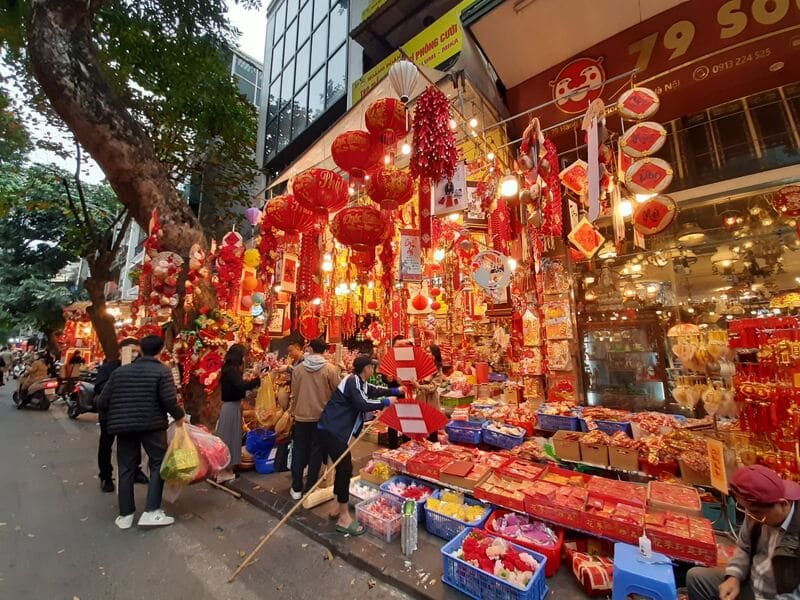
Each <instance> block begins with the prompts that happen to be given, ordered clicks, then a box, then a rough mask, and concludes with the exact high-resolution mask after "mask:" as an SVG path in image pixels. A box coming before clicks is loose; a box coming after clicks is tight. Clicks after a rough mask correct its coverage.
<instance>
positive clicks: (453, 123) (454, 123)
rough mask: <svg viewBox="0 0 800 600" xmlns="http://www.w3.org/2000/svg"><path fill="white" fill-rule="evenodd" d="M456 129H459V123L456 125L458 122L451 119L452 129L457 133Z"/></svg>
mask: <svg viewBox="0 0 800 600" xmlns="http://www.w3.org/2000/svg"><path fill="white" fill-rule="evenodd" d="M456 127H458V123H456V120H455V119H450V129H452V130H453V131H455V130H456Z"/></svg>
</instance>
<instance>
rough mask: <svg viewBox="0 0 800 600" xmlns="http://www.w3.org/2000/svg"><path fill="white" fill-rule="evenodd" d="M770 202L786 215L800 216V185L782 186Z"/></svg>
mask: <svg viewBox="0 0 800 600" xmlns="http://www.w3.org/2000/svg"><path fill="white" fill-rule="evenodd" d="M770 203H771V204H772V207H773V208H774V209H775V210H777V211H778V212H779V213H780V214H781V215H782V216H784V217H800V185H787V186H784V187H782V188H781V189H779V190H778V191H777V192H775V195H774V196H773V198H772V200H771V202H770Z"/></svg>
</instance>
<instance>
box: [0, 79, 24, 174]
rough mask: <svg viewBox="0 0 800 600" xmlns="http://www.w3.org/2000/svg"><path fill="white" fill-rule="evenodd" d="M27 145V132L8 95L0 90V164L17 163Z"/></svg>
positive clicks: (22, 156)
mask: <svg viewBox="0 0 800 600" xmlns="http://www.w3.org/2000/svg"><path fill="white" fill-rule="evenodd" d="M29 146H30V140H29V139H28V132H27V131H26V130H25V127H24V126H23V125H22V122H21V120H20V118H19V115H18V114H17V113H16V111H14V110H13V109H12V107H11V103H10V101H9V99H8V96H6V94H5V93H4V92H3V91H2V90H0V166H3V165H5V164H8V163H12V164H19V163H20V162H21V161H22V159H23V158H24V157H25V153H26V152H27V150H28V148H29ZM0 185H2V184H1V183H0Z"/></svg>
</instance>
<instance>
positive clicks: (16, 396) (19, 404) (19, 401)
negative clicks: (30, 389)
mask: <svg viewBox="0 0 800 600" xmlns="http://www.w3.org/2000/svg"><path fill="white" fill-rule="evenodd" d="M11 398H12V399H13V400H14V405H15V406H16V407H17V410H20V409H21V408H22V406H23V404H22V397H21V396H20V395H19V392H14V394H13V396H12V397H11Z"/></svg>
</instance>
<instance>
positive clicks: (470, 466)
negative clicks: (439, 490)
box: [439, 460, 492, 490]
mask: <svg viewBox="0 0 800 600" xmlns="http://www.w3.org/2000/svg"><path fill="white" fill-rule="evenodd" d="M491 472H492V469H491V467H490V466H489V465H483V464H480V463H478V464H474V463H471V462H467V461H458V460H457V461H455V462H452V463H450V464H449V465H447V466H446V467H445V468H444V469H442V472H441V475H440V476H439V480H440V481H441V482H443V483H447V484H449V485H454V486H456V487H459V488H463V489H465V490H474V489H475V488H476V487H477V486H479V485H480V484H481V483H483V482H484V481H486V478H487V477H489V475H490V474H491Z"/></svg>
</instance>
